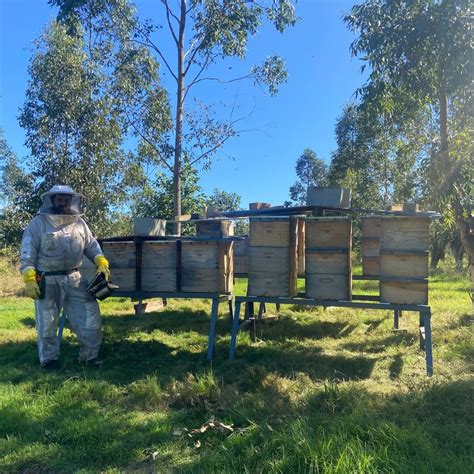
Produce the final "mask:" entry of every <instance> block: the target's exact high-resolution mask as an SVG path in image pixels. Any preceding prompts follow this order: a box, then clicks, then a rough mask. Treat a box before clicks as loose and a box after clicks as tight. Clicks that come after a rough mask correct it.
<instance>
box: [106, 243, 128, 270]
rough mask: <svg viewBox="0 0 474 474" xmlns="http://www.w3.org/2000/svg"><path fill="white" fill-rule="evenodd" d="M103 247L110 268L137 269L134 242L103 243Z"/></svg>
mask: <svg viewBox="0 0 474 474" xmlns="http://www.w3.org/2000/svg"><path fill="white" fill-rule="evenodd" d="M101 247H102V251H103V252H104V255H105V258H106V259H107V260H108V261H109V265H110V268H135V243H134V242H102V245H101Z"/></svg>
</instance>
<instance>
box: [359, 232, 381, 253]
mask: <svg viewBox="0 0 474 474" xmlns="http://www.w3.org/2000/svg"><path fill="white" fill-rule="evenodd" d="M362 256H363V257H379V256H380V239H377V238H372V237H362Z"/></svg>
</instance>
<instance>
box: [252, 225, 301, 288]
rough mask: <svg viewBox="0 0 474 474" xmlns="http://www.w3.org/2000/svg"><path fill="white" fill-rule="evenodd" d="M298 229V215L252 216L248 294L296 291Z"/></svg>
mask: <svg viewBox="0 0 474 474" xmlns="http://www.w3.org/2000/svg"><path fill="white" fill-rule="evenodd" d="M297 232H298V220H297V219H296V218H290V217H267V218H258V219H251V220H250V248H249V274H248V277H249V279H248V294H249V295H251V296H294V295H296V291H297V290H296V287H297Z"/></svg>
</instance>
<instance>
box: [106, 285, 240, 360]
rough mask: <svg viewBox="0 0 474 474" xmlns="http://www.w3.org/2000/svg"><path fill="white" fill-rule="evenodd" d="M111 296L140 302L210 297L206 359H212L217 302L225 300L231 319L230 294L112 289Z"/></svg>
mask: <svg viewBox="0 0 474 474" xmlns="http://www.w3.org/2000/svg"><path fill="white" fill-rule="evenodd" d="M112 296H117V297H126V298H133V299H138V300H139V302H141V301H142V300H144V299H147V298H163V299H166V300H167V299H168V298H175V299H192V298H200V299H210V300H212V309H211V321H210V323H209V340H208V345H207V359H208V360H212V356H213V354H214V342H215V335H216V321H217V314H218V310H219V303H224V302H227V303H228V305H229V313H230V319H231V321H233V307H232V294H230V293H229V294H222V293H184V292H179V293H178V292H164V291H160V292H158V291H146V292H144V291H120V290H118V291H114V292H113V293H112Z"/></svg>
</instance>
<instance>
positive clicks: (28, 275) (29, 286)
mask: <svg viewBox="0 0 474 474" xmlns="http://www.w3.org/2000/svg"><path fill="white" fill-rule="evenodd" d="M23 282H24V283H25V293H26V296H28V298H33V299H34V300H37V299H38V298H39V295H40V289H39V286H38V283H37V282H36V270H35V269H34V268H27V269H26V270H25V271H24V272H23Z"/></svg>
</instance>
